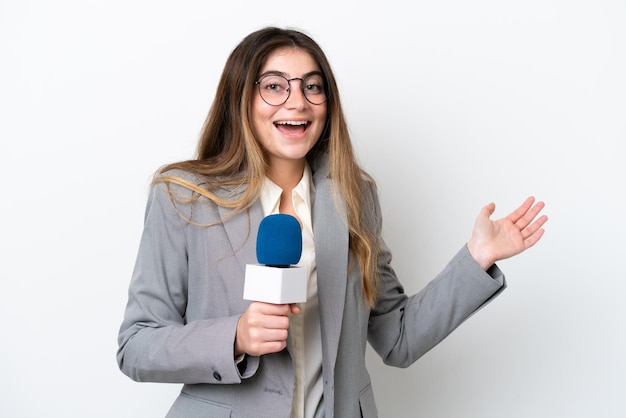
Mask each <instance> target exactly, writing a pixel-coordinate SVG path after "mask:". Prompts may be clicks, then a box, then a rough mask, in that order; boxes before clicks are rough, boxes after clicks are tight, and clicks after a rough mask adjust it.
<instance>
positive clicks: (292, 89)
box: [285, 78, 307, 108]
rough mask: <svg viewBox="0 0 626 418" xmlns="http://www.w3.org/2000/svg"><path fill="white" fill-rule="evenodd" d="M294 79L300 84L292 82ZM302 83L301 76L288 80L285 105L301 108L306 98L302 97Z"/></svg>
mask: <svg viewBox="0 0 626 418" xmlns="http://www.w3.org/2000/svg"><path fill="white" fill-rule="evenodd" d="M294 81H298V82H300V84H299V85H298V84H294ZM302 83H304V80H302V79H301V78H292V79H291V80H289V97H288V98H287V101H286V102H285V104H286V105H287V106H291V107H295V108H302V107H304V106H305V105H306V103H307V99H306V97H304V91H303V90H302V87H303V86H302Z"/></svg>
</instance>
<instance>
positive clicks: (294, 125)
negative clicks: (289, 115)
mask: <svg viewBox="0 0 626 418" xmlns="http://www.w3.org/2000/svg"><path fill="white" fill-rule="evenodd" d="M309 125H310V123H309V121H306V120H281V121H278V122H274V126H275V127H276V129H278V130H279V131H281V132H284V133H303V132H305V131H306V130H307V128H308V127H309Z"/></svg>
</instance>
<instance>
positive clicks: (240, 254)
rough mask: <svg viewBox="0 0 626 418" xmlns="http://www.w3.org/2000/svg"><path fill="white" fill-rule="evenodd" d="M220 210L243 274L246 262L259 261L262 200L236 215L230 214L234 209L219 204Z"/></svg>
mask: <svg viewBox="0 0 626 418" xmlns="http://www.w3.org/2000/svg"><path fill="white" fill-rule="evenodd" d="M218 211H219V214H220V217H221V219H222V221H223V225H224V229H225V230H226V235H227V236H228V240H229V241H230V245H231V246H232V249H233V251H234V252H235V256H236V257H237V260H238V261H239V265H240V266H241V270H242V274H243V273H244V272H245V271H246V264H250V263H256V261H257V258H256V238H257V233H258V231H259V224H260V223H261V220H262V219H263V208H262V207H261V202H259V201H257V202H256V203H254V204H253V205H252V207H251V208H250V209H249V210H248V211H244V212H239V213H238V214H236V215H234V216H231V215H230V214H231V212H232V209H227V208H224V207H222V206H218ZM229 216H230V217H229Z"/></svg>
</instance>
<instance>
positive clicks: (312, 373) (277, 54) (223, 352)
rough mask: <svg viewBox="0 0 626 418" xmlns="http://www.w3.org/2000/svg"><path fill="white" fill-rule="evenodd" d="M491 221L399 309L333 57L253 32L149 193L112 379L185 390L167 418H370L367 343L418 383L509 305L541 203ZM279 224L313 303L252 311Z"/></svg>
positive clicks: (258, 306) (300, 36) (271, 31)
mask: <svg viewBox="0 0 626 418" xmlns="http://www.w3.org/2000/svg"><path fill="white" fill-rule="evenodd" d="M494 208H495V206H494V205H493V204H489V205H487V206H486V207H485V208H483V209H482V211H481V212H480V214H479V216H478V218H477V220H476V223H475V226H474V230H473V233H472V236H471V238H470V240H469V241H468V242H467V244H466V245H463V246H462V248H461V249H460V250H459V252H458V253H457V254H456V255H455V256H454V257H453V258H452V260H451V261H450V263H449V264H448V265H447V266H446V267H445V268H444V270H443V271H442V272H441V273H440V274H439V275H438V276H437V277H435V278H434V279H433V280H432V281H431V282H430V283H429V284H428V285H427V286H426V287H425V288H424V289H423V290H422V291H420V292H419V293H418V294H415V295H412V296H408V295H406V294H405V293H404V292H403V288H402V286H401V284H400V282H399V281H398V279H397V277H396V275H395V273H394V271H393V269H392V267H391V265H390V261H391V255H390V252H389V249H388V248H387V247H386V245H385V243H384V242H383V239H382V238H381V228H382V219H381V211H380V207H379V202H378V197H377V192H376V187H375V184H374V181H373V180H372V178H370V177H369V176H368V175H367V174H366V173H365V172H364V171H363V170H362V169H361V168H360V167H359V165H358V163H357V161H356V159H355V156H354V152H353V149H352V145H351V139H350V136H349V133H348V128H347V125H346V120H345V118H344V114H343V111H342V108H341V102H340V99H339V92H338V90H337V85H336V81H335V78H334V76H333V73H332V71H331V68H330V65H329V63H328V61H327V59H326V57H325V55H324V53H323V51H322V50H321V49H320V47H319V46H318V45H317V44H316V43H315V42H314V41H313V40H312V39H311V38H310V37H308V36H307V35H305V34H304V33H301V32H299V31H295V30H284V29H279V28H265V29H262V30H259V31H256V32H254V33H252V34H250V35H248V36H247V37H246V38H245V39H243V41H242V42H241V43H240V44H239V45H238V46H237V47H236V48H235V49H234V50H233V52H232V53H231V55H230V57H229V58H228V61H227V63H226V66H225V68H224V71H223V74H222V77H221V80H220V82H219V86H218V90H217V93H216V97H215V100H214V102H213V105H212V108H211V110H210V112H209V114H208V117H207V119H206V123H205V126H204V130H203V133H202V135H201V138H200V141H199V145H198V150H197V157H196V158H195V159H193V160H190V161H184V162H180V163H175V164H171V165H168V166H166V167H164V168H162V169H161V170H159V172H158V173H157V175H156V176H155V178H154V181H153V185H152V187H151V192H150V196H149V199H148V204H147V209H146V215H145V226H144V233H143V236H142V239H141V243H140V247H139V254H138V257H137V262H136V266H135V270H134V273H133V277H132V281H131V283H130V289H129V299H128V305H127V308H126V312H125V316H124V320H123V323H122V326H121V329H120V334H119V351H118V354H117V359H118V363H119V366H120V368H121V370H122V371H123V372H124V373H125V374H127V375H128V376H130V377H131V378H132V379H134V380H137V381H152V382H176V383H183V384H184V386H183V388H182V391H181V394H180V396H179V397H178V398H177V400H176V401H175V403H174V405H173V406H172V408H171V409H170V411H169V413H168V417H181V418H194V417H254V418H263V417H268V418H270V417H271V418H279V417H307V418H310V417H327V418H330V417H337V418H352V417H355V418H356V417H366V418H367V417H376V416H377V411H376V406H375V402H374V396H373V393H372V388H371V384H370V377H369V375H368V372H367V370H366V365H365V350H366V343H367V342H368V341H369V343H370V344H371V346H372V347H373V348H374V349H375V350H376V352H377V353H378V354H379V355H380V356H381V357H382V358H383V360H384V361H385V363H387V364H390V365H394V366H399V367H406V366H408V365H410V364H411V363H413V362H414V361H416V360H417V359H418V358H419V357H420V356H422V355H423V354H424V353H426V352H427V351H428V350H430V349H431V348H432V347H434V346H435V345H436V344H437V343H439V342H440V341H441V340H442V339H443V338H445V337H446V336H447V335H448V334H449V333H450V332H452V331H453V330H454V329H455V328H456V327H457V326H458V325H460V324H461V323H462V322H463V321H464V320H465V319H467V318H468V317H469V316H470V315H472V314H473V313H474V312H476V311H477V310H478V309H480V308H481V307H482V306H483V305H485V304H486V303H487V302H488V301H489V300H491V299H492V298H493V297H494V296H495V295H497V294H498V293H499V292H500V291H502V290H503V289H504V287H505V280H504V276H503V274H502V272H501V271H500V270H499V269H498V267H497V266H496V265H495V263H496V261H498V260H501V259H504V258H507V257H511V256H514V255H516V254H519V253H520V252H522V251H524V250H526V249H528V248H529V247H531V246H533V245H534V244H535V243H536V242H537V241H538V240H539V239H540V238H541V236H542V234H543V228H542V226H543V224H544V223H545V222H546V220H547V218H546V216H545V215H541V216H540V215H539V212H540V211H541V209H542V208H543V203H541V202H538V203H534V199H533V198H528V199H527V200H526V201H525V202H524V203H523V204H522V205H521V206H520V207H519V208H517V209H516V210H515V211H513V212H512V213H511V214H510V215H509V216H507V217H506V218H503V219H500V220H497V221H492V220H490V215H491V214H492V213H493V211H494ZM274 213H285V214H290V215H293V216H295V217H296V218H297V219H298V221H299V222H300V225H301V229H302V238H303V253H302V258H301V260H300V263H299V265H301V266H304V267H307V270H308V274H309V280H308V293H307V301H306V303H302V304H297V305H296V304H285V305H278V304H269V303H263V302H250V301H247V300H244V299H243V297H242V295H243V285H244V272H245V266H246V264H254V263H256V251H255V246H256V235H257V231H258V226H259V223H260V221H261V220H262V219H263V218H264V217H265V216H267V215H270V214H274Z"/></svg>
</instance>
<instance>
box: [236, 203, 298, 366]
mask: <svg viewBox="0 0 626 418" xmlns="http://www.w3.org/2000/svg"><path fill="white" fill-rule="evenodd" d="M256 251H257V261H258V262H259V264H248V265H247V266H246V278H245V280H246V281H245V284H244V294H243V297H244V299H247V300H252V301H254V302H252V303H251V304H250V306H249V307H248V309H246V311H245V312H244V313H243V315H242V316H241V318H239V321H238V322H237V335H236V337H235V355H240V354H243V353H247V354H249V355H253V356H260V355H263V354H268V353H275V352H279V351H281V350H283V349H284V348H285V347H286V345H287V337H288V329H289V315H291V314H298V313H299V312H300V308H298V306H297V305H296V303H297V302H305V301H306V290H307V279H308V273H307V269H306V268H303V267H295V266H293V265H294V264H297V263H298V261H300V256H301V255H302V231H301V229H300V223H299V222H298V220H297V219H296V218H294V217H293V216H291V215H285V214H275V215H269V216H267V217H265V218H264V219H263V221H261V224H260V225H259V232H258V236H257V245H256Z"/></svg>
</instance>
